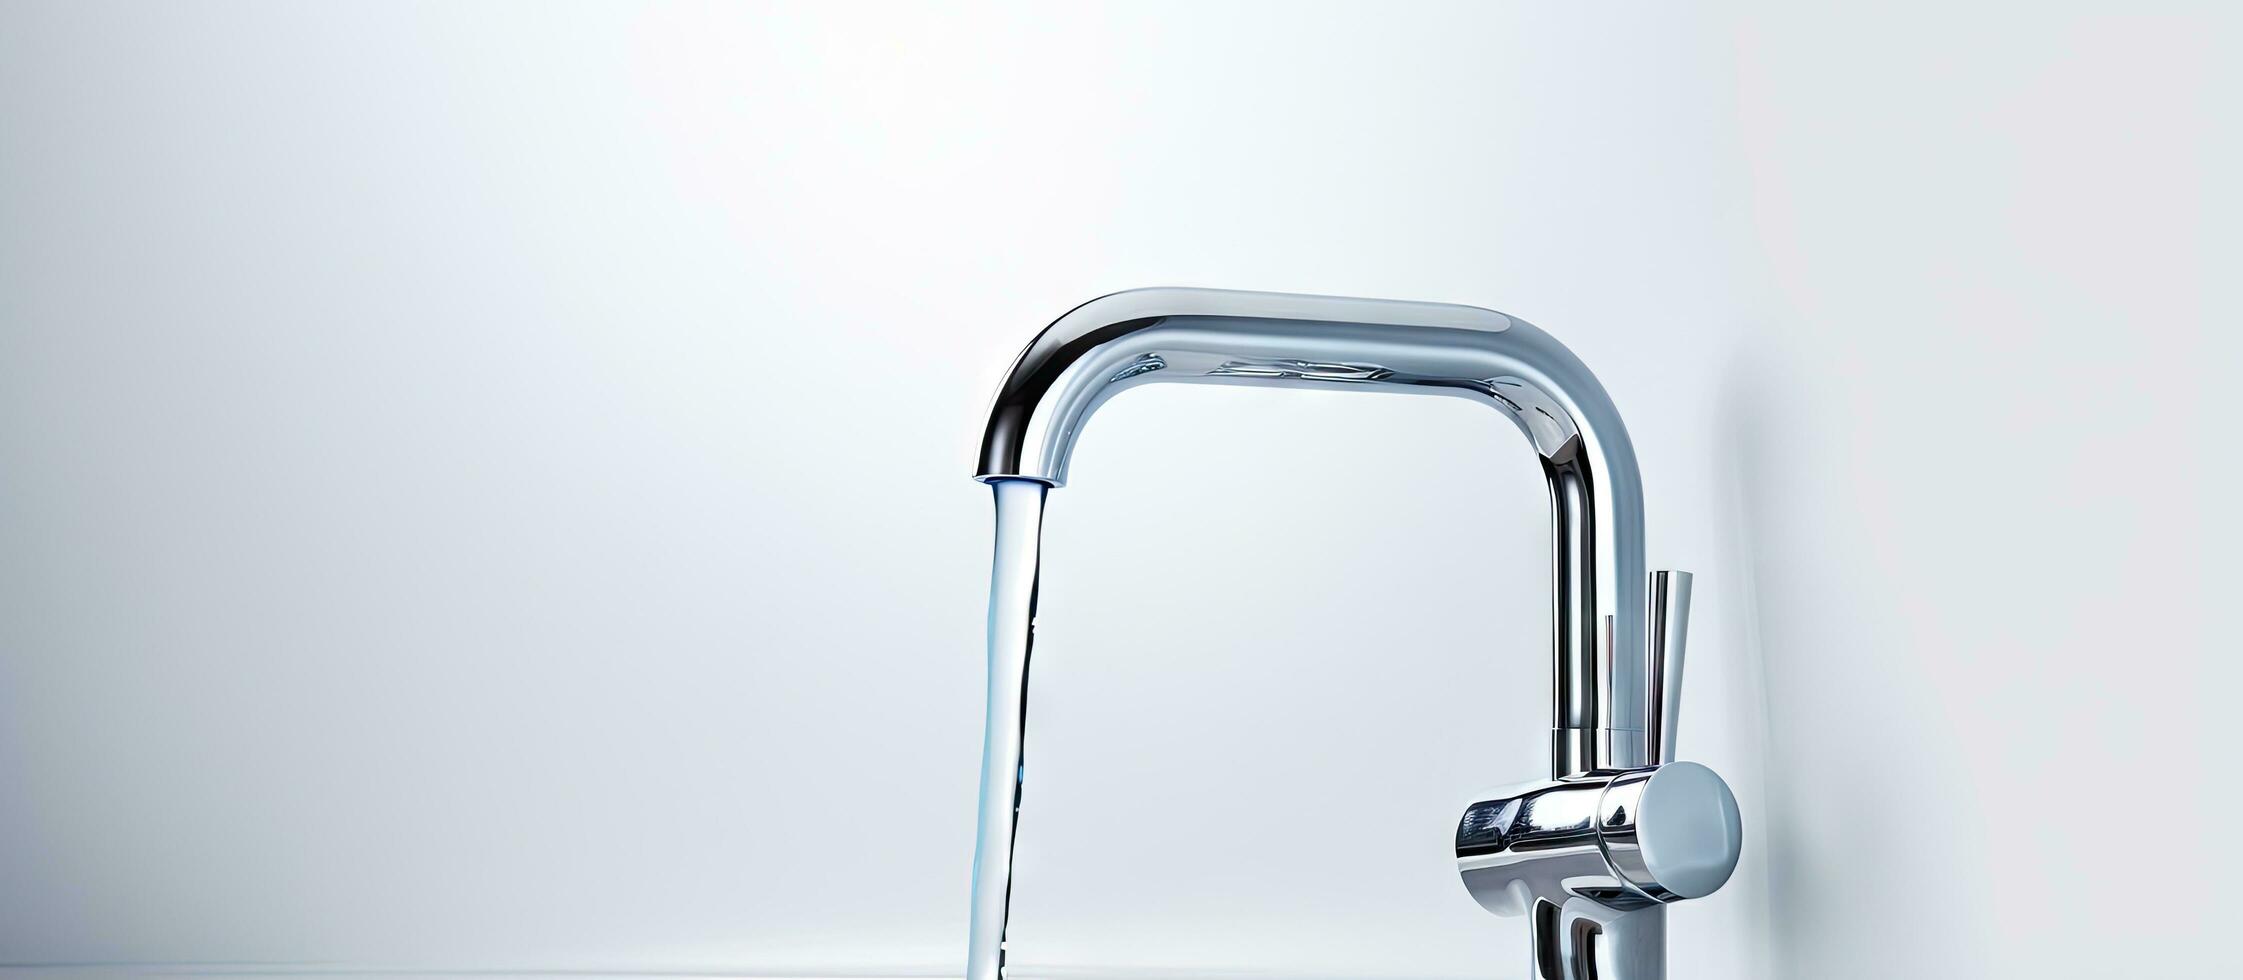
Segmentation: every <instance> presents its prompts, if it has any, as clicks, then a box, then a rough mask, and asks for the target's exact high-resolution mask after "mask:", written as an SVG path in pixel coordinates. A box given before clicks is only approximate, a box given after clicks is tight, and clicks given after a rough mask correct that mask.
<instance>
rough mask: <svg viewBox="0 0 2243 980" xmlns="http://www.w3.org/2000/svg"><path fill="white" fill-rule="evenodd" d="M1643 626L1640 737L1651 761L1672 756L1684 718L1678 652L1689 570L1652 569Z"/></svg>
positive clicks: (1685, 637) (1685, 633) (1685, 636)
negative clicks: (1678, 728)
mask: <svg viewBox="0 0 2243 980" xmlns="http://www.w3.org/2000/svg"><path fill="white" fill-rule="evenodd" d="M1645 596H1646V599H1647V600H1648V602H1649V604H1650V609H1649V610H1648V612H1649V614H1650V615H1649V618H1648V619H1647V620H1646V622H1645V625H1646V629H1645V632H1644V656H1645V657H1646V658H1648V660H1649V662H1648V663H1646V664H1645V665H1644V668H1645V670H1644V676H1645V677H1646V678H1647V680H1648V683H1647V684H1646V685H1645V687H1644V692H1643V713H1644V724H1643V733H1644V739H1645V740H1646V741H1647V742H1648V743H1649V744H1648V745H1647V746H1646V749H1647V750H1648V751H1647V752H1646V757H1647V759H1648V761H1649V764H1651V765H1654V766H1656V765H1660V764H1662V763H1667V762H1673V761H1674V758H1675V755H1674V740H1675V732H1676V728H1677V725H1678V723H1679V722H1680V721H1681V720H1682V656H1683V652H1684V647H1685V645H1686V644H1687V643H1688V641H1689V638H1690V573H1689V572H1652V573H1651V587H1650V588H1649V589H1647V590H1645Z"/></svg>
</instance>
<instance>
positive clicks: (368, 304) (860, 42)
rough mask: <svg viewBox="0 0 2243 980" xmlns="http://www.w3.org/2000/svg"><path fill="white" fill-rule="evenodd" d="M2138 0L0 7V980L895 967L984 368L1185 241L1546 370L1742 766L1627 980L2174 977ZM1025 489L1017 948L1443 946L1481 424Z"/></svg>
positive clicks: (2185, 310)
mask: <svg viewBox="0 0 2243 980" xmlns="http://www.w3.org/2000/svg"><path fill="white" fill-rule="evenodd" d="M2211 10H2212V7H2211V5H2207V6H2205V7H2201V8H2197V7H2184V6H2164V5H2151V6H2147V7H2142V6H2129V7H2127V8H2126V10H2125V12H2120V9H2119V5H2111V7H2110V8H2109V9H2101V10H2099V9H2093V8H2088V7H2079V6H2072V5H2053V6H2051V5H2041V4H2030V5H2028V4H2016V5H2008V6H1986V5H1978V6H1977V7H1975V8H1958V7H1956V6H1954V5H1948V4H1938V5H1923V6H1921V7H1917V8H1913V9H1896V8H1893V7H1889V6H1880V7H1878V8H1876V9H1874V10H1867V9H1865V10H1862V11H1860V12H1857V13H1855V14H1851V15H1838V14H1829V13H1799V12H1793V11H1791V10H1789V9H1788V6H1787V5H1782V4H1767V5H1744V6H1730V5H1720V6H1714V7H1694V8H1688V9H1681V8H1677V7H1670V6H1651V5H1598V6H1596V7H1595V8H1593V9H1580V8H1575V7H1560V6H1557V5H1525V4H1520V5H1503V6H1491V5H1470V6H1466V5H1376V6H1373V5H1354V6H1326V5H1306V4H1269V5H1233V4H1173V5H1170V4H1157V5H1156V4H1133V5H1127V6H1121V5H1116V6H1104V7H1079V6H1073V5H1065V6H1060V5H1051V6H1046V5H1007V6H985V5H948V6H939V7H938V6H932V5H927V6H887V5H879V6H874V5H862V4H832V5H772V4H739V5H723V6H702V5H662V6H631V5H597V6H582V7H579V6H567V7H556V6H551V5H521V6H503V5H502V6H492V5H467V6H459V5H412V6H394V5H392V6H380V7H374V6H368V7H359V6H344V5H332V4H329V5H295V4H273V5H264V4H256V5H243V4H232V3H228V4H215V3H213V4H200V5H172V4H150V5H146V6H124V7H119V6H109V5H96V4H52V5H50V4H25V3H6V4H5V5H0V964H6V966H5V967H0V972H6V973H15V974H21V975H25V976H29V975H33V974H42V973H46V972H50V971H56V970H59V971H61V972H88V971H90V972H94V973H133V972H142V971H147V970H154V969H162V968H164V967H163V966H162V964H180V963H188V964H199V966H198V967H197V969H204V970H215V971H218V972H234V971H239V972H274V971H278V972H304V973H318V972H327V971H334V970H352V969H367V968H373V969H400V970H496V971H520V972H529V971H554V970H589V971H614V972H663V971H678V972H716V973H732V974H750V975H821V976H838V975H867V974H880V975H919V976H937V975H941V974H942V973H944V972H945V971H954V970H955V969H957V967H958V964H959V963H961V962H962V959H963V955H964V939H965V921H964V912H965V899H966V889H967V878H968V863H969V858H970V851H971V846H972V833H973V831H972V820H973V801H974V779H975V775H976V768H975V767H976V762H977V759H978V754H979V744H978V741H979V732H980V727H979V726H980V712H981V707H982V706H981V703H980V697H981V682H982V678H981V670H982V659H981V658H982V650H981V620H982V606H981V604H982V601H983V590H984V588H985V586H986V582H987V578H986V576H987V564H986V563H987V541H986V537H987V534H988V529H989V515H988V510H989V506H988V503H987V500H986V496H987V492H986V490H985V489H984V488H982V487H980V486H978V485H976V484H974V483H972V482H971V481H970V480H968V479H967V476H968V474H969V472H970V469H971V466H972V461H973V451H974V448H975V443H976V440H977V439H978V436H979V432H980V425H981V416H982V413H983V411H984V409H985V407H986V404H987V401H986V400H987V398H988V395H989V393H990V392H991V390H993V387H994V385H995V382H996V379H997V377H998V376H999V373H1000V372H1001V371H1002V370H1003V368H1004V367H1005V365H1006V364H1007V362H1008V360H1009V358H1010V357H1011V355H1012V354H1013V352H1014V351H1016V350H1017V348H1018V347H1019V345H1020V344H1022V343H1023V342H1025V340H1026V339H1027V338H1028V336H1029V335H1030V334H1031V333H1032V332H1033V331H1034V330H1035V329H1037V328H1038V327H1040V326H1041V325H1042V324H1043V323H1045V322H1047V321H1048V320H1050V319H1051V318H1052V317H1054V316H1056V315H1057V314H1059V313H1061V312H1063V311H1064V310H1066V309H1067V308H1068V307H1070V306H1071V305H1073V304H1075V303H1077V302H1080V301H1081V300H1084V299H1087V298H1090V297H1092V296H1095V295H1098V294H1100V293H1103V292H1107V291H1111V290H1114V289H1118V288H1126V287H1131V286H1140V285H1204V286H1225V287H1234V288H1254V289H1275V290H1286V291H1297V292H1319V293H1335V294H1347V295H1367V296H1385V297H1397V298H1410V299H1428V300H1446V301H1453V302H1464V303H1472V304H1477V305H1485V306H1491V307H1494V308H1497V309H1501V310H1504V311H1507V312H1510V313H1513V314H1516V315H1519V316H1522V317H1524V318H1526V319H1529V320H1531V321H1534V322H1536V323H1538V324H1540V325H1541V326H1543V327H1544V328H1545V329H1547V330H1549V331H1550V332H1552V333H1553V334H1555V335H1557V336H1558V337H1560V338H1561V339H1563V340H1564V341H1565V342H1566V343H1568V344H1569V345H1570V346H1572V347H1573V349H1574V350H1575V351H1576V352H1577V353H1579V354H1580V355H1581V356H1582V357H1583V358H1584V359H1585V360H1586V361H1587V362H1588V363H1589V364H1590V365H1591V366H1592V367H1594V368H1595V370H1596V371H1597V372H1598V374H1599V375H1600V376H1601V377H1602V378H1603V380H1604V382H1605V385H1606V387H1607V388H1608V389H1609V390H1610V391H1611V392H1612V393H1613V395H1614V398H1615V399H1616V400H1617V401H1618V403H1619V404H1620V407H1621V409H1622V411H1623V413H1624V415H1625V416H1626V418H1627V421H1628V424H1629V427H1630V430H1631V432H1632V433H1633V435H1634V439H1635V443H1636V445H1637V447H1638V451H1639V453H1640V454H1641V458H1642V463H1643V469H1644V472H1645V474H1646V484H1647V490H1648V493H1649V498H1650V505H1649V506H1650V513H1649V528H1650V534H1651V542H1650V558H1651V561H1652V563H1653V566H1654V567H1679V568H1686V569H1690V570H1693V571H1695V572H1697V573H1698V575H1699V579H1698V602H1699V605H1698V607H1697V610H1696V615H1695V617H1694V620H1693V625H1694V635H1693V637H1692V660H1691V666H1690V674H1689V697H1688V702H1687V705H1688V706H1687V709H1686V712H1685V717H1684V736H1683V746H1684V754H1685V755H1687V756H1690V757H1692V758H1696V759H1698V760H1701V761H1704V762H1706V763H1708V764H1711V765H1713V766H1715V767H1716V768H1717V769H1719V770H1721V771H1722V772H1723V773H1724V774H1726V775H1727V776H1728V777H1729V779H1730V780H1731V782H1732V783H1733V784H1734V785H1735V787H1736V789H1737V791H1738V793H1739V796H1740V797H1741V798H1742V799H1743V802H1744V805H1745V808H1746V819H1747V821H1748V824H1747V826H1748V835H1749V843H1748V848H1747V854H1746V858H1745V861H1744V864H1743V865H1742V867H1741V868H1740V869H1739V871H1738V874H1737V876H1736V878H1735V879H1734V880H1733V881H1732V882H1731V884H1730V885H1729V887H1728V888H1727V889H1726V890H1724V891H1723V892H1722V893H1720V894H1719V895H1717V896H1715V897H1713V898H1710V899H1707V900H1705V901H1703V902H1698V903H1693V904H1692V905H1690V906H1687V907H1684V908H1681V909H1678V910H1677V911H1676V912H1675V913H1674V915H1673V925H1674V933H1675V935H1674V939H1673V943H1672V946H1673V962H1674V964H1675V966H1674V973H1675V975H1676V976H1677V977H1678V978H1715V977H1771V978H1789V977H1813V978H1855V977H1859V978H1871V977H1876V978H1886V977H1903V976H1905V977H1958V978H1961V977H1981V976H2001V977H2087V976H2098V977H2100V976H2215V975H2233V973H2234V972H2235V971H2236V970H2237V969H2239V968H2243V954H2239V953H2238V952H2237V947H2236V946H2235V945H2234V944H2233V943H2232V942H2229V941H2226V934H2227V932H2228V931H2229V930H2231V929H2232V922H2231V920H2232V912H2233V907H2232V906H2233V897H2232V882H2233V881H2235V880H2236V879H2237V877H2238V875H2239V873H2243V868H2239V866H2238V865H2239V862H2238V854H2237V845H2236V844H2235V835H2234V833H2233V832H2232V830H2231V828H2229V827H2228V823H2229V821H2230V818H2231V815H2232V813H2233V805H2234V803H2235V792H2234V789H2233V783H2234V777H2235V769H2234V763H2233V760H2232V753H2231V751H2230V750H2229V749H2228V745H2229V744H2230V742H2231V741H2232V739H2233V735H2232V734H2231V727H2232V726H2231V725H2230V724H2229V723H2228V719H2227V717H2226V712H2228V711H2229V710H2230V707H2229V704H2228V702H2229V701H2230V700H2231V695H2230V693H2229V692H2232V691H2234V690H2236V689H2237V687H2238V682H2239V681H2243V678H2239V677H2238V676H2237V673H2238V672H2237V668H2236V667H2235V665H2234V658H2233V656H2232V652H2233V651H2234V649H2235V643H2234V641H2233V639H2232V638H2231V637H2228V636H2226V635H2224V634H2223V635H2222V636H2221V637H2220V638H2219V640H2218V641H2217V642H2215V639H2214V635H2213V633H2212V628H2211V620H2212V616H2213V614H2214V612H2216V611H2224V610H2226V609H2227V608H2228V607H2229V605H2230V604H2231V602H2232V600H2231V599H2230V598H2229V597H2231V596H2233V595H2234V594H2235V586H2234V578H2233V573H2232V571H2231V570H2230V566H2232V564H2233V557H2232V555H2233V548H2232V544H2231V543H2229V542H2232V540H2233V539H2232V535H2233V534H2234V531H2235V528H2234V524H2233V518H2232V517H2231V516H2230V514H2229V513H2228V512H2227V511H2226V510H2224V509H2223V508H2222V507H2221V505H2222V503H2223V502H2225V501H2230V500H2232V499H2234V495H2235V492H2236V489H2235V486H2234V484H2233V482H2232V477H2231V476H2229V475H2228V474H2229V473H2230V472H2232V471H2231V469H2230V468H2229V467H2226V466H2224V465H2222V464H2223V462H2224V461H2223V459H2222V457H2225V456H2227V455H2229V454H2231V453H2232V452H2233V451H2234V449H2235V444H2234V443H2235V440H2234V435H2233V432H2234V429H2235V421H2236V419H2237V417H2238V413H2237V411H2236V406H2235V404H2234V402H2233V400H2232V396H2230V395H2228V394H2227V393H2226V392H2225V390H2224V387H2225V376H2226V375H2227V374H2229V373H2232V371H2233V369H2234V368H2235V367H2236V365H2237V364H2238V362H2239V361H2238V354H2237V351H2236V349H2235V345H2234V344H2233V342H2232V340H2230V339H2227V338H2225V337H2220V338H2215V337H2214V336H2212V335H2213V333H2214V332H2215V331H2218V332H2221V333H2228V332H2230V331H2231V330H2232V326H2233V323H2234V316H2233V314H2234V309H2235V308H2234V306H2233V298H2234V293H2233V287H2232V284H2231V282H2230V280H2231V279H2232V276H2233V272H2234V269H2235V262H2236V259H2237V254H2236V252H2235V250H2234V249H2233V244H2234V241H2235V239H2234V236H2233V228H2234V226H2235V220H2234V219H2235V217H2236V211H2235V208H2234V202H2235V198H2234V193H2233V183H2234V174H2235V173H2237V172H2239V171H2243V166H2239V162H2243V161H2239V160H2238V159H2237V158H2238V154H2237V152H2236V151H2237V148H2238V146H2239V142H2238V139H2237V135H2236V132H2235V125H2236V120H2237V118H2238V115H2239V110H2243V99H2238V98H2237V93H2238V92H2239V91H2243V80H2239V79H2238V78H2237V73H2236V71H2235V68H2234V67H2233V51H2234V50H2235V44H2236V42H2237V40H2238V38H2237V36H2236V34H2235V33H2234V31H2233V30H2232V29H2231V28H2232V24H2222V23H2217V22H2215V21H2214V19H2213V18H2212V16H2211V13H2210V12H2211ZM1074 476H1075V480H1074V483H1073V485H1071V486H1070V487H1068V488H1067V489H1065V490H1064V491H1061V492H1059V493H1057V494H1055V496H1054V498H1053V506H1052V509H1051V513H1050V518H1049V522H1048V533H1047V539H1046V543H1047V547H1046V554H1047V556H1048V562H1047V569H1046V576H1045V583H1046V584H1045V592H1044V610H1043V615H1042V617H1041V633H1040V640H1039V645H1038V654H1039V657H1038V661H1037V663H1038V671H1037V674H1036V677H1035V687H1034V695H1033V698H1034V701H1033V709H1032V710H1033V717H1034V724H1033V726H1032V731H1033V735H1032V739H1031V743H1030V764H1031V766H1032V771H1033V773H1034V775H1033V777H1032V778H1031V780H1030V782H1029V788H1028V796H1027V800H1026V807H1027V809H1026V811H1025V818H1024V820H1025V822H1024V825H1023V830H1022V839H1021V845H1020V848H1021V855H1022V866H1021V868H1020V873H1019V884H1018V891H1017V893H1016V899H1015V904H1016V908H1017V909H1018V913H1017V924H1016V927H1015V930H1014V939H1015V941H1014V944H1013V948H1014V952H1013V954H1012V955H1013V962H1014V964H1015V965H1016V966H1017V969H1016V970H1015V971H1014V972H1015V973H1016V974H1018V975H1020V976H1057V975H1070V976H1086V975H1093V974H1106V975H1143V974H1146V973H1153V972H1162V971H1174V972H1176V973H1177V974H1178V975H1202V974H1208V973H1217V972H1224V971H1230V972H1262V973H1268V974H1274V975H1298V976H1310V975H1322V976H1344V977H1368V976H1393V977H1449V976H1489V975H1500V976H1515V975H1517V974H1518V971H1519V970H1520V969H1521V968H1522V967H1523V965H1524V963H1523V945H1522V943H1523V940H1522V938H1521V936H1522V927H1521V926H1520V924H1519V923H1517V922H1512V921H1504V920H1498V919H1494V918H1492V917H1489V916H1487V915H1486V914H1485V913H1483V912H1481V911H1480V910H1479V909H1478V908H1477V907H1476V906H1474V905H1473V904H1472V903H1471V902H1470V901H1469V900H1468V899H1467V898H1466V897H1465V896H1464V894H1463V893H1462V891H1461V888H1460V887H1459V886H1458V885H1457V883H1456V881H1455V877H1454V872H1453V869H1452V867H1451V862H1450V860H1449V858H1448V857H1447V856H1446V849H1445V848H1446V844H1447V841H1448V838H1449V836H1450V834H1451V833H1452V832H1453V828H1454V822H1455V819H1456V814H1457V813H1458V804H1460V803H1461V802H1462V801H1463V800H1464V799H1465V798H1466V797H1468V796H1469V795H1470V793H1471V791H1473V790H1475V789H1479V788H1483V787H1487V786H1492V785H1495V784H1499V783H1504V782H1509V781H1514V780H1518V779H1523V778H1530V777H1533V776H1535V775H1537V774H1538V768H1539V765H1538V761H1539V759H1540V758H1541V754H1542V751H1543V731H1544V727H1545V726H1546V725H1547V714H1546V712H1547V707H1546V705H1545V699H1546V696H1547V695H1546V689H1547V684H1548V669H1549V668H1548V665H1547V662H1546V661H1547V652H1546V651H1547V641H1546V638H1545V636H1546V630H1547V615H1548V614H1547V610H1546V604H1547V588H1548V586H1547V582H1546V573H1545V561H1546V558H1545V549H1546V547H1547V534H1548V532H1547V526H1546V517H1545V506H1546V505H1545V503H1544V501H1543V497H1542V488H1541V486H1540V480H1539V474H1538V473H1537V472H1536V470H1535V468H1534V467H1533V465H1532V464H1531V462H1530V456H1529V455H1528V454H1527V453H1526V452H1524V451H1523V443H1521V442H1520V441H1519V438H1518V436H1517V435H1516V433H1515V432H1513V431H1512V430H1511V428H1510V426H1509V423H1507V422H1505V421H1503V420H1501V419H1500V418H1497V417H1495V416H1494V415H1492V414H1489V413H1483V412H1480V411H1477V410H1475V409H1474V408H1473V407H1472V406H1469V405H1467V404H1465V403H1462V402H1448V401H1442V400H1433V401H1424V400H1413V399H1400V398H1385V397H1372V396H1356V395H1344V394H1325V393H1299V392H1294V393H1270V392H1253V391H1236V390H1213V389H1191V388H1174V387H1154V388H1150V389H1146V390H1144V391H1141V392H1138V393H1134V394H1132V395H1130V396H1129V397H1128V398H1126V399H1123V400H1120V401H1117V402H1116V403H1114V405H1113V406H1112V407H1110V408H1109V409H1108V410H1107V411H1105V412H1104V413H1103V414H1102V415H1101V416H1100V417H1099V420H1098V422H1097V424H1096V425H1095V426H1094V427H1093V428H1092V429H1091V430H1090V434H1089V435H1088V436H1087V438H1086V439H1085V440H1084V441H1083V443H1082V448H1081V452H1080V454H1079V456H1078V458H1077V464H1076V470H1075V474H1074ZM2216 554H2217V555H2218V556H2219V557H2217V558H2215V555H2216ZM2215 565H2217V566H2218V567H2215ZM2215 575H2218V576H2224V577H2223V578H2218V579H2216V578H2215V577H2214V576H2215ZM2223 906H2225V907H2224V908H2223ZM67 964H81V966H77V967H67V966H63V965H67ZM84 964H92V965H91V966H84Z"/></svg>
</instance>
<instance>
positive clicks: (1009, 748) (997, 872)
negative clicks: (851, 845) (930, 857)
mask: <svg viewBox="0 0 2243 980" xmlns="http://www.w3.org/2000/svg"><path fill="white" fill-rule="evenodd" d="M991 487H992V488H994V489H995V491H996V496H997V547H996V560H995V562H994V565H993V567H992V568H991V570H990V575H989V714H988V719H987V722H986V725H987V727H986V728H985V729H984V733H983V736H982V737H983V741H982V750H981V818H980V821H979V823H978V828H979V829H978V831H977V833H976V836H975V839H974V885H973V891H974V897H973V914H972V933H971V936H972V939H971V942H970V944H969V948H968V952H967V956H966V978H967V980H997V974H998V968H999V966H1000V965H1001V964H1002V957H1003V943H1004V938H1005V905H1006V903H1007V902H1008V901H1009V900H1010V899H1011V897H1012V895H1011V892H1012V847H1013V831H1014V828H1015V826H1016V823H1017V821H1018V819H1019V815H1020V787H1021V783H1022V771H1021V762H1020V747H1021V736H1022V734H1023V732H1024V731H1025V729H1026V724H1027V711H1028V653H1029V648H1030V646H1032V645H1033V644H1034V642H1035V620H1036V562H1037V546H1038V543H1039V541H1040V539H1041V538H1042V535H1043V522H1044V494H1045V492H1046V491H1048V490H1049V489H1050V488H1049V487H1047V486H1045V485H1044V484H1042V483H1040V482H1037V481H1035V480H998V481H995V482H993V483H992V484H991Z"/></svg>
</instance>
